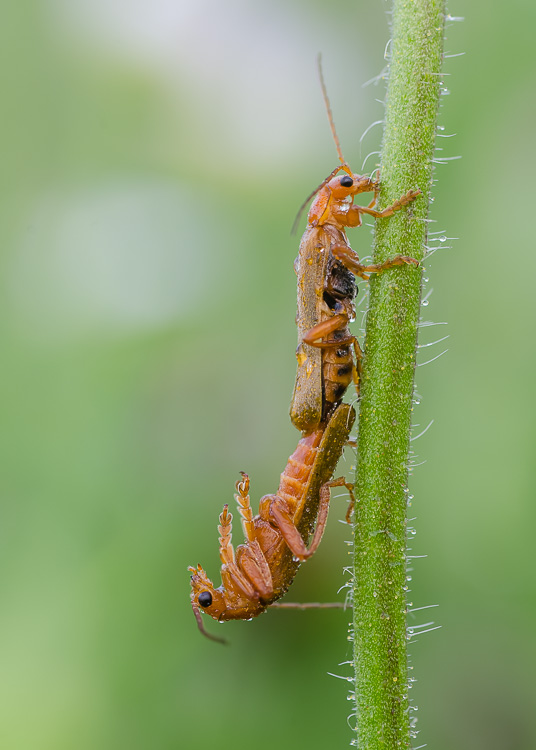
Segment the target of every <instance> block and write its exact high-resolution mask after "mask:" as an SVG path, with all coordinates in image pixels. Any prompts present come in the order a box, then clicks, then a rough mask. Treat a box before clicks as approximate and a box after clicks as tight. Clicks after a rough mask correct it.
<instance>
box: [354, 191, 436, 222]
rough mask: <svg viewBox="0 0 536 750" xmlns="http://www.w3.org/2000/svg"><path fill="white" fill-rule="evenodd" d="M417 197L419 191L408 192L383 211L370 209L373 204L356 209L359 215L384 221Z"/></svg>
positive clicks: (419, 193)
mask: <svg viewBox="0 0 536 750" xmlns="http://www.w3.org/2000/svg"><path fill="white" fill-rule="evenodd" d="M418 195H421V191H420V190H408V192H407V193H405V195H403V196H402V197H401V198H399V199H398V200H396V201H395V202H394V203H392V204H391V205H390V206H387V208H384V209H383V211H375V210H374V209H373V208H372V207H371V206H373V205H374V203H372V204H371V206H368V207H365V206H357V207H356V208H359V210H360V212H361V213H363V214H369V216H374V217H375V218H376V219H386V218H387V217H388V216H392V215H393V214H394V212H395V211H399V210H400V209H401V208H403V207H404V206H407V205H408V203H411V201H414V200H415V198H416V197H417V196H418Z"/></svg>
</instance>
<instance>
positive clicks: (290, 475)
mask: <svg viewBox="0 0 536 750" xmlns="http://www.w3.org/2000/svg"><path fill="white" fill-rule="evenodd" d="M354 421H355V411H354V409H353V407H351V406H350V405H349V404H341V405H340V406H339V407H338V408H337V409H336V410H335V411H334V412H333V414H332V416H331V417H330V419H329V421H328V422H327V425H321V426H320V427H319V429H317V430H315V431H314V432H311V433H310V434H309V435H306V436H305V437H302V439H301V440H300V441H299V443H298V445H297V448H296V450H295V451H294V453H293V454H292V455H291V456H290V458H289V460H288V462H287V465H286V467H285V470H284V471H283V473H282V474H281V480H280V483H279V489H278V491H277V494H275V495H265V496H264V497H263V498H262V499H261V501H260V503H259V513H258V515H256V516H255V517H254V516H253V512H252V509H251V503H250V498H249V477H248V476H247V474H242V479H241V480H240V481H238V482H237V484H236V489H237V494H236V495H235V498H236V501H237V503H238V510H239V513H240V516H241V520H242V527H243V530H244V536H245V539H246V541H245V543H244V544H241V545H239V546H238V547H237V548H236V550H235V549H234V548H233V545H232V541H231V534H232V515H231V513H230V512H229V510H228V507H227V506H224V509H223V511H222V513H221V515H220V523H219V526H218V531H219V534H220V538H219V549H220V560H221V562H222V566H221V581H222V583H221V586H219V587H218V588H215V586H214V584H213V583H212V581H211V580H210V578H208V576H207V574H206V573H205V571H204V569H203V568H202V567H201V565H198V566H197V568H193V567H191V568H189V571H190V572H191V574H192V576H191V593H190V598H191V604H192V609H193V612H194V615H195V617H196V620H197V623H198V626H199V628H200V630H201V632H202V633H203V634H204V635H206V636H207V637H209V638H211V639H212V640H216V641H220V642H222V639H221V638H217V637H216V636H213V635H211V634H210V633H208V632H207V631H206V630H205V628H204V627H203V622H202V618H201V613H205V614H208V615H210V616H211V617H212V618H213V619H215V620H218V621H220V622H223V621H225V620H249V619H251V618H252V617H257V616H258V615H260V614H261V613H263V612H265V611H266V609H267V608H268V607H269V606H270V605H271V604H272V603H274V602H275V601H277V600H278V599H279V598H280V597H281V596H283V594H284V593H285V592H286V591H287V590H288V588H289V586H290V584H291V583H292V581H293V579H294V576H295V575H296V572H297V570H298V568H299V566H300V564H301V562H303V561H304V560H307V559H308V558H309V557H311V556H312V555H313V554H314V553H315V551H316V549H317V548H318V545H319V544H320V542H321V540H322V535H323V533H324V528H325V525H326V521H327V516H328V509H329V502H330V488H331V487H340V486H345V487H347V489H348V490H349V492H350V494H351V498H352V502H351V504H350V507H349V510H348V513H347V519H348V517H349V513H350V512H351V509H352V507H353V494H352V489H353V488H352V485H350V484H348V483H347V482H346V481H345V479H344V478H342V477H340V478H338V479H335V480H332V479H331V477H332V476H333V472H334V471H335V468H336V466H337V463H338V461H339V458H340V457H341V454H342V452H343V449H344V446H345V445H346V443H347V442H348V438H349V435H350V431H351V429H352V426H353V424H354ZM308 545H309V546H308Z"/></svg>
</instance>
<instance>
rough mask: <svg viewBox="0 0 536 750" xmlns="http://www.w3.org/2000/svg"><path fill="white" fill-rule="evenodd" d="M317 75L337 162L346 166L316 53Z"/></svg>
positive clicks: (320, 63)
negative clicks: (337, 158)
mask: <svg viewBox="0 0 536 750" xmlns="http://www.w3.org/2000/svg"><path fill="white" fill-rule="evenodd" d="M318 75H319V77H320V85H321V87H322V96H323V97H324V104H325V105H326V111H327V113H328V120H329V127H330V128H331V134H332V135H333V140H334V141H335V147H336V149H337V154H338V156H339V161H340V162H341V164H343V165H346V162H345V160H344V156H343V155H342V149H341V143H340V141H339V136H338V135H337V131H336V130H335V123H334V121H333V113H332V112H331V105H330V103H329V97H328V91H327V89H326V82H325V81H324V73H323V71H322V54H321V53H320V52H319V53H318Z"/></svg>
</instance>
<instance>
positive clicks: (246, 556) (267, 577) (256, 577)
mask: <svg viewBox="0 0 536 750" xmlns="http://www.w3.org/2000/svg"><path fill="white" fill-rule="evenodd" d="M237 557H238V563H239V565H240V567H241V568H242V570H243V571H244V573H245V574H246V576H247V577H248V578H249V580H250V581H251V583H252V584H253V586H254V587H255V589H256V590H257V591H258V593H259V595H260V596H261V597H262V598H263V599H266V598H268V597H269V596H271V595H272V594H273V592H274V584H273V580H272V573H271V571H270V568H269V566H268V563H267V562H266V558H265V556H264V554H263V551H262V549H261V548H260V545H259V543H258V542H257V541H253V542H249V543H248V544H247V545H244V546H243V547H239V549H238V551H237Z"/></svg>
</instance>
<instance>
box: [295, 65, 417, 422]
mask: <svg viewBox="0 0 536 750" xmlns="http://www.w3.org/2000/svg"><path fill="white" fill-rule="evenodd" d="M318 64H319V73H320V83H321V87H322V93H323V96H324V102H325V105H326V110H327V114H328V119H329V123H330V128H331V132H332V135H333V139H334V141H335V146H336V148H337V154H338V156H339V160H340V162H341V164H340V166H338V167H336V168H335V169H334V170H333V171H332V172H331V173H330V174H329V175H328V177H326V179H325V180H323V182H322V183H321V184H320V185H319V186H318V188H317V189H316V190H315V191H314V192H313V193H311V195H309V196H308V198H307V199H306V201H305V202H304V203H303V205H302V207H301V208H300V210H299V212H298V216H297V217H296V222H295V226H296V224H297V221H298V220H299V217H300V216H301V213H302V211H303V209H304V208H305V206H306V205H307V204H308V203H309V201H310V200H311V199H312V198H314V200H313V203H312V205H311V208H310V210H309V214H308V221H307V228H306V230H305V232H304V234H303V237H302V239H301V242H300V248H299V252H298V257H297V258H296V261H295V264H294V268H295V270H296V274H297V277H298V312H297V316H296V324H297V327H298V348H297V351H296V357H297V360H298V370H297V374H296V382H295V386H294V394H293V397H292V402H291V406H290V418H291V420H292V423H293V424H294V425H295V427H297V428H298V429H299V430H301V431H302V432H304V433H306V434H307V433H308V432H310V431H312V430H315V429H317V427H318V425H319V424H320V422H321V421H323V420H325V419H326V418H327V417H328V416H329V413H330V411H331V410H332V409H333V408H334V407H335V406H336V405H337V404H338V403H339V402H340V400H341V398H342V396H343V394H344V392H345V390H346V388H347V387H348V385H349V384H350V380H352V379H353V380H354V382H355V384H356V389H357V390H358V393H359V377H360V362H361V358H362V351H361V347H360V346H359V342H358V340H357V339H356V338H355V336H353V335H352V334H351V333H350V330H349V328H348V323H349V322H351V321H353V320H354V318H355V306H354V301H353V300H354V298H355V296H356V293H357V289H356V285H355V279H354V278H353V276H359V277H360V278H362V279H365V280H368V278H369V274H371V273H380V272H382V271H385V270H387V269H389V268H394V267H395V266H400V265H404V264H413V265H416V266H418V265H419V263H418V261H416V260H415V259H414V258H409V257H408V256H404V255H397V256H396V257H394V258H392V259H390V260H386V261H385V262H383V263H373V264H369V265H365V264H363V263H360V262H359V256H358V255H357V253H355V252H354V251H353V250H352V248H351V247H350V244H349V242H348V238H347V237H346V228H347V227H359V226H361V223H362V220H361V215H362V214H367V215H369V216H373V217H375V218H387V217H389V216H392V215H393V214H394V213H395V212H396V211H399V210H400V209H401V208H403V207H404V206H407V205H408V204H409V203H411V202H412V201H413V200H415V198H416V197H417V196H418V195H420V194H421V191H420V190H408V192H407V193H406V194H405V195H403V196H402V197H401V198H399V199H398V200H397V201H395V202H394V203H393V204H392V205H390V206H388V207H387V208H384V209H383V210H382V211H377V210H376V209H375V208H374V206H375V205H376V201H377V198H378V192H379V181H378V179H376V180H373V179H372V178H370V177H368V176H366V175H359V174H355V173H353V172H352V171H351V169H350V167H349V166H348V164H347V162H346V161H345V160H344V157H343V155H342V150H341V146H340V142H339V138H338V136H337V132H336V130H335V124H334V122H333V116H332V112H331V107H330V104H329V99H328V95H327V91H326V86H325V83H324V78H323V75H322V67H321V64H320V58H319V61H318ZM341 171H343V172H344V174H343V175H342V176H341V175H339V174H338V173H339V172H341ZM366 192H373V193H374V197H373V199H372V201H371V202H370V203H369V205H368V206H357V205H354V203H353V201H354V198H355V196H356V195H358V194H359V193H366ZM351 347H352V348H353V351H354V354H353V355H352V351H351Z"/></svg>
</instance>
